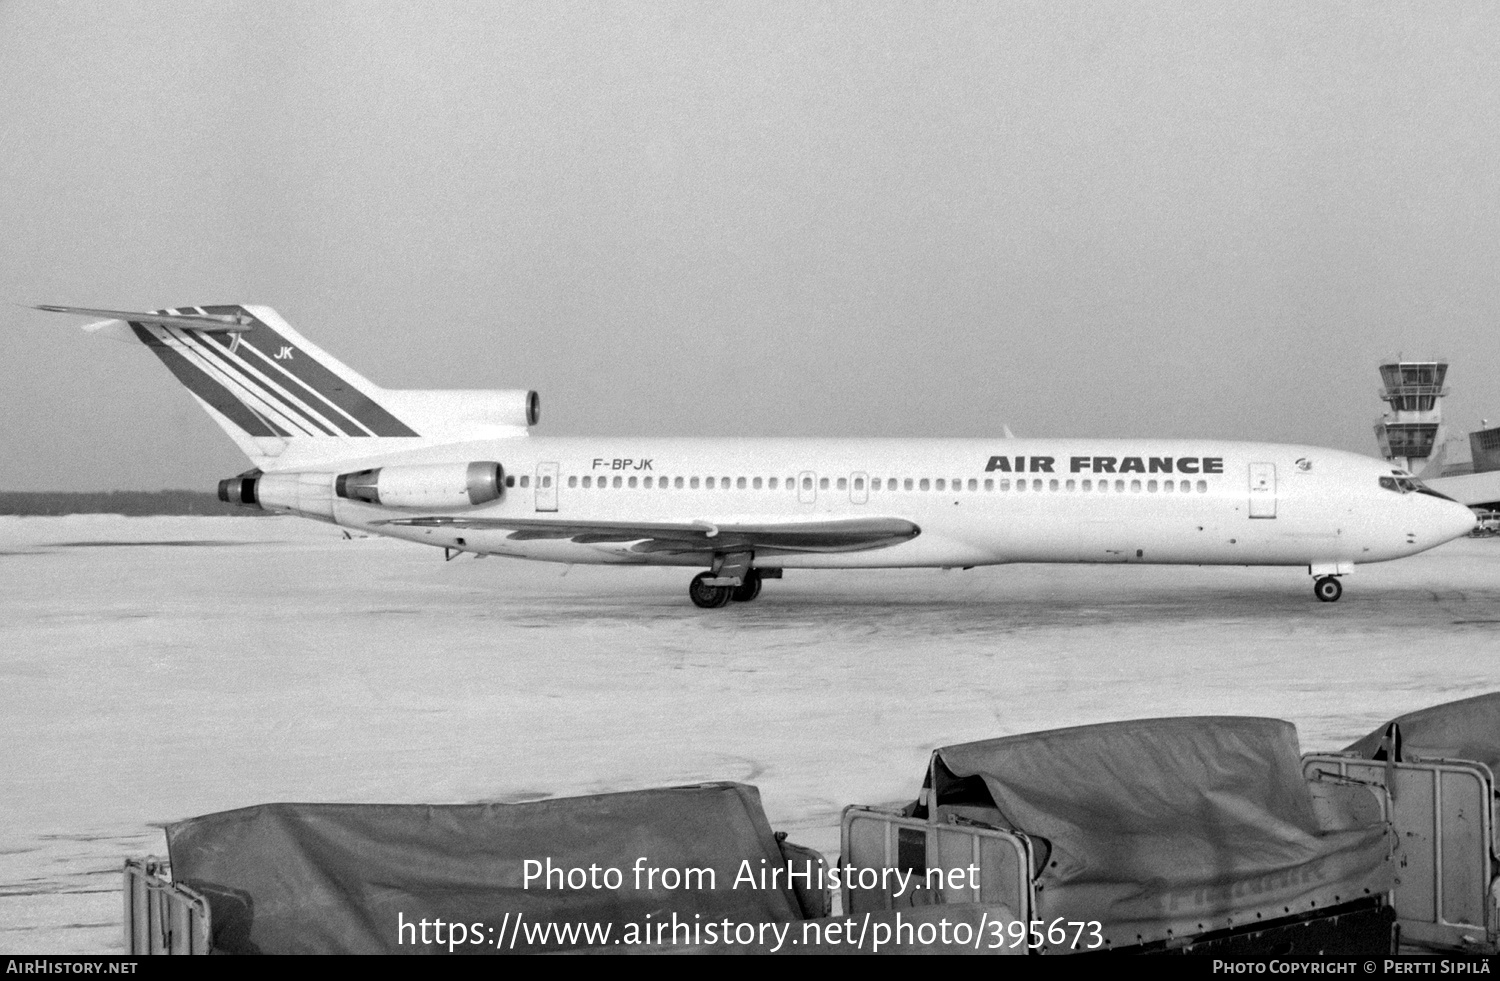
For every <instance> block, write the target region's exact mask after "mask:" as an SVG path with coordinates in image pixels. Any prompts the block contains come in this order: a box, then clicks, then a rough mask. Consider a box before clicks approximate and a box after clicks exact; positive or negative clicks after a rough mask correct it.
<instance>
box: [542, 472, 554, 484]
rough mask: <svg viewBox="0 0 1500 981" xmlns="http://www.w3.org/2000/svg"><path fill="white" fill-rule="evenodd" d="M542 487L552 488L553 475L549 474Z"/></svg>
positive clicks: (544, 478) (543, 479) (543, 480)
mask: <svg viewBox="0 0 1500 981" xmlns="http://www.w3.org/2000/svg"><path fill="white" fill-rule="evenodd" d="M542 486H543V487H551V486H552V475H551V474H550V473H549V474H547V475H546V476H545V477H543V478H542Z"/></svg>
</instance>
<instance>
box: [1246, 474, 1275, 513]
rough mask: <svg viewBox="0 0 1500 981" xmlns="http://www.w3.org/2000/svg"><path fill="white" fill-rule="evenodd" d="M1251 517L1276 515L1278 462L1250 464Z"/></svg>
mask: <svg viewBox="0 0 1500 981" xmlns="http://www.w3.org/2000/svg"><path fill="white" fill-rule="evenodd" d="M1250 517H1252V518H1274V517H1276V464H1274V463H1252V464H1250Z"/></svg>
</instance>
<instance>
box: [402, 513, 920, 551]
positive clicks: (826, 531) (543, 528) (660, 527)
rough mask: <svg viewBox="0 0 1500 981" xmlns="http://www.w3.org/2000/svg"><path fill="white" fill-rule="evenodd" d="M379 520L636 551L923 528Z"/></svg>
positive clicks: (831, 540)
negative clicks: (627, 546) (627, 547)
mask: <svg viewBox="0 0 1500 981" xmlns="http://www.w3.org/2000/svg"><path fill="white" fill-rule="evenodd" d="M378 523H379V524H383V525H404V526H407V527H415V528H460V529H462V528H472V529H475V530H479V529H485V530H489V529H497V530H505V529H509V530H510V534H509V535H508V536H507V537H508V538H509V539H510V540H511V541H537V540H540V539H559V540H567V541H572V542H578V543H579V544H602V543H609V542H618V543H623V542H636V543H637V544H636V545H634V546H633V547H632V549H631V551H635V552H767V551H776V552H862V551H865V550H866V549H873V548H885V547H887V546H889V545H899V544H900V543H901V542H905V541H910V540H911V539H913V538H916V537H917V536H918V535H920V534H921V533H922V529H920V528H918V527H917V526H916V525H915V524H914V523H912V522H910V521H907V520H906V519H904V518H883V517H859V518H826V519H820V520H810V521H743V520H727V521H722V522H715V521H709V520H703V521H681V522H678V521H569V520H562V519H557V520H553V519H548V518H484V517H472V518H469V517H448V516H435V517H425V518H392V519H390V520H387V521H381V522H378Z"/></svg>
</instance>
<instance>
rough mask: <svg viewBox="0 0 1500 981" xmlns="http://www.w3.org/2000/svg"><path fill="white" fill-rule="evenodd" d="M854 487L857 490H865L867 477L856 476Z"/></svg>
mask: <svg viewBox="0 0 1500 981" xmlns="http://www.w3.org/2000/svg"><path fill="white" fill-rule="evenodd" d="M854 489H855V490H864V489H865V478H863V477H855V478H854Z"/></svg>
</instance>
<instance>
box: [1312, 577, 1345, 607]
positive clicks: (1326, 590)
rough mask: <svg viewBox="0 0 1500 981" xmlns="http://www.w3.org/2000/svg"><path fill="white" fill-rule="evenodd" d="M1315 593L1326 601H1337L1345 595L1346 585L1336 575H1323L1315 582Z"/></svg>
mask: <svg viewBox="0 0 1500 981" xmlns="http://www.w3.org/2000/svg"><path fill="white" fill-rule="evenodd" d="M1313 595H1314V596H1316V597H1317V598H1318V599H1319V600H1321V601H1323V602H1324V603H1336V602H1338V598H1339V597H1340V596H1342V595H1344V587H1343V586H1342V585H1340V584H1339V581H1338V579H1337V577H1335V576H1323V577H1322V578H1320V579H1318V580H1315V581H1314V582H1313Z"/></svg>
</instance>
